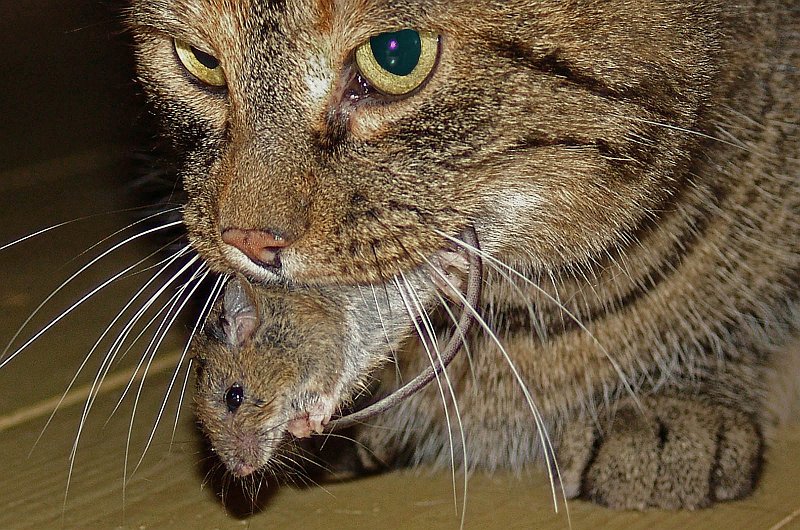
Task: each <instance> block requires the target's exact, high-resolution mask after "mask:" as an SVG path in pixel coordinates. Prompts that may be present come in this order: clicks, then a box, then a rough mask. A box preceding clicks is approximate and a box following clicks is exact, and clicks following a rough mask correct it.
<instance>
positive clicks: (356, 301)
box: [192, 252, 466, 477]
mask: <svg viewBox="0 0 800 530" xmlns="http://www.w3.org/2000/svg"><path fill="white" fill-rule="evenodd" d="M437 263H438V266H437V267H436V269H432V268H426V269H425V271H419V272H418V273H417V274H410V275H409V277H408V278H407V284H406V288H405V289H399V288H398V289H397V290H394V289H393V290H388V289H387V290H386V291H382V292H381V293H380V294H377V293H373V292H371V291H370V295H369V297H367V296H366V291H365V290H364V289H363V288H359V287H349V288H339V289H324V288H307V287H304V288H300V287H293V286H268V285H259V284H250V283H248V282H247V281H246V280H244V279H243V278H240V277H234V278H233V279H231V280H229V281H228V283H227V284H226V286H225V290H224V294H223V295H222V296H220V298H219V299H218V300H217V303H216V306H215V308H214V310H213V311H212V314H211V315H210V317H209V319H208V321H207V324H206V326H205V328H204V333H202V334H199V335H198V336H197V337H196V338H195V340H194V341H193V343H192V352H193V357H194V359H195V360H196V362H197V364H198V379H197V392H196V394H195V405H196V413H197V417H198V419H199V421H200V424H201V425H202V428H203V431H204V432H205V433H206V435H207V436H208V438H209V440H210V442H211V445H212V447H213V449H214V451H215V452H216V453H217V454H218V455H219V457H220V458H221V460H222V462H223V463H224V464H225V466H226V467H227V469H228V470H229V471H230V472H231V473H233V474H234V475H236V476H240V477H243V476H247V475H250V474H252V473H253V472H255V471H258V470H261V469H262V468H264V467H265V466H267V464H268V463H269V462H270V460H271V458H272V457H273V455H274V454H275V452H276V450H277V449H278V448H279V447H280V445H281V444H282V442H283V441H285V440H286V439H287V438H288V437H289V435H291V436H293V437H295V438H300V439H302V438H308V437H310V436H311V435H312V434H315V433H316V434H321V433H322V432H323V430H324V429H325V427H326V426H327V425H328V423H329V422H330V420H331V417H332V416H333V415H335V414H337V415H338V414H341V413H342V411H343V410H344V409H346V408H347V406H348V405H349V404H350V403H351V401H352V399H353V397H354V396H355V395H356V394H357V393H358V392H359V391H362V392H363V391H364V390H366V388H367V378H366V377H365V375H366V374H369V373H371V372H373V371H374V370H375V369H376V368H377V367H379V366H380V365H382V364H383V363H385V362H386V361H387V360H389V357H388V356H387V352H391V351H392V350H394V349H395V348H397V346H398V344H399V342H400V341H401V340H402V339H403V338H404V337H405V336H406V335H407V333H408V330H409V328H410V327H411V326H412V325H413V322H412V318H411V317H410V316H409V315H414V312H413V310H409V309H408V306H407V305H406V304H409V305H411V306H412V307H413V306H414V305H416V304H421V305H420V306H419V307H420V308H421V307H422V306H426V307H429V306H430V305H431V304H432V302H433V301H434V300H437V299H438V300H441V299H442V298H441V297H442V296H443V295H442V294H439V295H438V296H437V295H436V291H437V287H436V285H437V283H434V281H432V280H431V279H432V278H437V282H438V285H440V286H442V285H443V286H446V287H439V288H438V289H439V290H441V291H443V292H445V293H447V291H448V290H452V289H457V288H458V286H459V285H460V276H459V275H460V274H463V269H464V267H465V266H466V265H465V264H466V261H465V259H464V258H463V254H462V253H456V252H442V253H440V256H439V259H438V261H437ZM426 271H427V272H426ZM445 271H447V272H445ZM411 290H413V291H414V294H413V295H411V294H410V291H411ZM451 294H452V293H451ZM454 296H455V295H454ZM412 297H413V301H412V300H411V299H412ZM384 314H386V315H387V316H388V315H390V314H399V315H405V318H403V317H402V316H401V317H400V318H394V319H393V320H392V323H391V324H388V323H387V322H386V321H384V319H383V315H384ZM376 352H378V354H377V355H376Z"/></svg>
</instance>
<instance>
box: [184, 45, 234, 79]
mask: <svg viewBox="0 0 800 530" xmlns="http://www.w3.org/2000/svg"><path fill="white" fill-rule="evenodd" d="M175 53H177V54H178V59H180V61H181V64H182V65H183V67H184V68H186V70H188V71H189V73H190V74H192V75H193V76H195V77H196V78H197V79H199V80H200V81H202V82H203V83H205V84H207V85H210V86H213V87H224V86H225V85H227V84H228V81H227V80H226V79H225V72H224V71H223V70H222V65H221V64H220V62H219V59H217V58H216V57H214V56H213V55H211V54H208V53H206V52H204V51H202V50H198V49H197V48H195V47H194V46H192V45H190V44H188V43H187V42H184V41H182V40H179V39H175Z"/></svg>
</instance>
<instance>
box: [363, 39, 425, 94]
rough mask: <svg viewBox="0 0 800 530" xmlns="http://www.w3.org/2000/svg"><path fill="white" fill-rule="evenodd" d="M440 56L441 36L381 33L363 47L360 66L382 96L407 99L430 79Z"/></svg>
mask: <svg viewBox="0 0 800 530" xmlns="http://www.w3.org/2000/svg"><path fill="white" fill-rule="evenodd" d="M438 55H439V36H438V35H436V34H435V33H428V32H421V31H415V30H413V29H404V30H401V31H393V32H388V33H381V34H380V35H376V36H374V37H372V38H371V39H369V41H367V42H366V43H364V44H362V45H361V46H359V47H358V49H357V50H356V66H358V70H359V72H360V73H361V75H362V76H363V77H364V79H366V80H367V82H368V83H369V84H370V85H371V86H372V87H373V88H375V90H377V91H378V92H380V93H382V94H386V95H389V96H404V95H406V94H410V93H411V92H413V91H414V90H416V89H417V88H419V87H420V86H422V84H423V83H424V82H425V81H426V80H427V79H428V77H430V75H431V72H433V68H434V66H436V59H437V56H438Z"/></svg>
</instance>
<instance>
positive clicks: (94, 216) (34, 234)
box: [0, 207, 180, 256]
mask: <svg viewBox="0 0 800 530" xmlns="http://www.w3.org/2000/svg"><path fill="white" fill-rule="evenodd" d="M141 209H142V208H141V207H140V208H127V209H124V210H116V211H113V212H104V213H98V214H92V215H86V216H83V217H77V218H75V219H70V220H69V221H62V222H60V223H56V224H54V225H50V226H48V227H46V228H42V229H40V230H37V231H35V232H32V233H30V234H28V235H25V236H22V237H19V238H17V239H15V240H13V241H9V242H8V243H4V244H3V245H0V252H2V251H4V250H7V249H9V248H11V247H15V246H17V245H19V244H21V243H24V242H26V241H30V240H31V239H34V238H36V237H39V236H41V235H44V234H47V233H49V232H52V231H54V230H58V229H59V228H63V227H65V226H69V225H72V224H75V223H80V222H82V221H89V220H92V219H97V218H98V217H102V216H108V215H116V214H122V213H128V212H134V211H136V210H141ZM179 209H180V208H170V209H168V210H163V211H160V212H158V213H157V214H154V215H151V216H148V217H147V218H146V219H139V220H137V221H135V222H133V223H131V224H129V225H128V226H126V227H124V228H121V229H119V230H117V231H116V232H114V233H113V234H111V235H110V236H107V237H105V238H103V239H102V240H100V241H99V242H97V243H95V244H94V245H92V246H91V247H89V248H88V249H86V250H85V251H83V252H81V254H79V256H80V255H83V254H85V253H86V252H88V251H91V250H92V249H93V248H95V247H97V246H98V245H99V244H101V243H103V242H104V241H106V240H108V239H110V238H112V237H114V236H115V235H118V234H120V233H121V232H124V231H125V230H127V229H129V228H132V227H133V226H135V225H136V224H139V223H140V222H143V221H144V220H148V219H152V218H154V217H156V216H158V215H163V214H166V213H170V212H173V211H176V210H179Z"/></svg>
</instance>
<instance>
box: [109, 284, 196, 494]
mask: <svg viewBox="0 0 800 530" xmlns="http://www.w3.org/2000/svg"><path fill="white" fill-rule="evenodd" d="M209 274H210V271H208V270H205V271H204V272H203V273H202V274H201V275H199V277H193V278H192V279H190V280H189V281H188V282H187V283H186V285H184V286H183V287H182V288H181V291H180V296H182V297H183V299H182V300H181V299H180V298H176V299H175V302H174V303H173V308H170V311H169V312H168V313H167V315H169V314H170V313H171V314H172V316H171V318H170V319H169V321H168V322H167V320H164V322H162V324H161V327H162V328H163V329H162V330H159V331H160V337H159V338H158V340H157V341H156V342H155V343H153V344H152V345H151V346H150V350H151V353H150V358H149V360H148V361H147V365H146V366H145V368H144V373H143V375H142V378H141V381H140V383H139V388H138V390H137V391H136V398H135V399H134V401H133V411H132V412H131V421H130V424H129V427H128V438H127V442H126V444H125V472H124V477H123V492H124V490H125V486H124V485H125V483H126V482H127V480H128V473H127V472H128V455H129V448H130V442H131V436H132V434H133V425H134V421H135V419H136V411H137V410H138V407H139V400H140V399H141V395H142V390H143V389H144V383H145V380H146V378H147V373H148V371H149V370H150V366H151V365H152V364H153V359H155V356H156V355H157V354H158V351H159V349H160V348H161V344H162V343H163V341H164V338H165V337H166V335H167V333H168V332H169V330H170V329H172V326H173V325H174V324H175V321H176V320H177V319H178V317H179V316H180V314H181V313H182V312H183V310H184V308H185V307H186V304H188V303H189V301H190V300H191V299H192V296H193V295H194V293H195V292H197V289H199V288H200V286H201V285H202V284H203V280H205V279H206V278H207V277H208V275H209ZM195 276H197V275H195ZM192 282H194V285H193V286H192V287H191V288H189V286H190V285H191V283H192ZM187 289H188V294H184V292H185V291H186V290H187ZM195 329H196V328H195ZM157 333H159V332H157ZM154 338H155V337H154ZM187 349H188V347H187ZM145 355H147V353H145ZM183 355H185V352H184V354H183ZM180 362H182V359H181V361H180ZM180 362H179V363H178V366H180ZM175 373H176V374H177V373H178V371H177V369H176V372H175ZM174 378H175V376H173V380H172V381H173V382H174ZM171 385H172V383H170V386H171ZM167 397H169V394H167ZM165 402H166V398H165ZM163 411H164V405H162V407H161V409H160V411H159V413H158V417H157V418H156V420H155V424H154V425H153V429H152V431H151V433H150V436H149V437H148V440H147V443H146V444H145V447H144V450H143V451H142V455H141V457H140V458H139V461H138V462H137V463H136V465H135V466H134V468H133V471H132V472H131V476H133V475H135V474H136V472H137V471H138V470H139V467H140V466H141V465H142V462H143V461H144V459H145V456H147V451H148V449H149V448H150V445H151V443H152V441H153V437H154V436H155V432H156V430H157V429H158V424H159V421H160V419H161V416H162V414H163ZM123 497H124V494H123Z"/></svg>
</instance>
